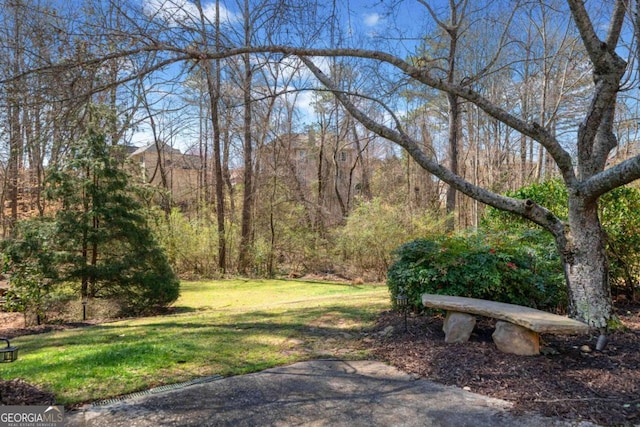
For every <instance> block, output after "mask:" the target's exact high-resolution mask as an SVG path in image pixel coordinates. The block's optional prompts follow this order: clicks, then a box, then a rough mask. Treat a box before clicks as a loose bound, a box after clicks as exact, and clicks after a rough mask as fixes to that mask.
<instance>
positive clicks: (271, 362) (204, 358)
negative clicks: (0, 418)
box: [0, 280, 389, 405]
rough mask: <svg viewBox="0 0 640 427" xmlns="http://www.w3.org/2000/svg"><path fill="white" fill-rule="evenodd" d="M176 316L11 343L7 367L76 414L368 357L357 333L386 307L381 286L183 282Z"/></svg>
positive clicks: (0, 369)
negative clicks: (14, 353)
mask: <svg viewBox="0 0 640 427" xmlns="http://www.w3.org/2000/svg"><path fill="white" fill-rule="evenodd" d="M175 307H176V314H172V315H169V316H158V317H146V318H140V319H132V320H125V321H119V322H114V323H104V324H101V325H97V326H92V327H87V328H80V329H69V330H65V331H59V332H52V333H47V334H40V335H30V336H23V337H19V338H16V339H13V340H11V344H12V345H15V346H18V347H19V349H20V350H19V351H20V354H19V359H18V360H17V361H16V362H14V363H6V364H1V365H0V377H1V378H2V379H5V380H9V379H13V378H22V379H23V380H25V381H27V382H28V383H31V384H34V385H37V386H39V387H41V388H43V389H45V390H49V391H51V392H53V393H54V394H55V396H56V399H57V403H58V404H64V405H73V404H75V403H80V402H87V401H94V400H100V399H105V398H109V397H114V396H118V395H122V394H127V393H131V392H134V391H138V390H143V389H147V388H151V387H156V386H159V385H163V384H171V383H176V382H182V381H187V380H191V379H194V378H197V377H202V376H209V375H223V376H230V375H237V374H243V373H248V372H254V371H258V370H262V369H265V368H269V367H272V366H276V365H282V364H289V363H293V362H296V361H300V360H307V359H311V358H318V357H332V356H333V357H342V358H350V359H355V358H363V357H366V353H364V352H363V351H361V350H358V346H357V339H356V336H355V335H354V332H355V331H358V330H360V329H361V328H366V327H367V326H369V325H371V324H372V322H373V321H374V319H375V317H376V315H377V314H378V313H379V312H380V311H381V310H384V309H387V308H388V307H389V293H388V290H387V288H386V286H383V285H376V286H374V285H360V286H351V285H345V284H337V283H325V282H302V281H290V280H225V281H215V282H183V283H182V291H181V297H180V299H179V300H178V301H177V302H176V304H175Z"/></svg>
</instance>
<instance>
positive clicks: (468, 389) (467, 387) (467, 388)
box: [462, 386, 471, 391]
mask: <svg viewBox="0 0 640 427" xmlns="http://www.w3.org/2000/svg"><path fill="white" fill-rule="evenodd" d="M462 389H463V390H466V391H471V387H469V386H465V387H462Z"/></svg>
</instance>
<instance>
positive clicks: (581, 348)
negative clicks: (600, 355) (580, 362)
mask: <svg viewBox="0 0 640 427" xmlns="http://www.w3.org/2000/svg"><path fill="white" fill-rule="evenodd" d="M580 351H581V352H583V353H591V347H589V346H588V345H586V344H585V345H583V346H582V347H580Z"/></svg>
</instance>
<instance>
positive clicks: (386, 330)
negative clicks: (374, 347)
mask: <svg viewBox="0 0 640 427" xmlns="http://www.w3.org/2000/svg"><path fill="white" fill-rule="evenodd" d="M393 330H394V328H393V326H391V325H389V326H387V327H386V328H384V329H383V330H382V332H380V337H382V338H384V337H388V336H389V335H391V334H392V333H393Z"/></svg>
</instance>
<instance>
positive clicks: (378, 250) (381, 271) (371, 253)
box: [336, 198, 444, 280]
mask: <svg viewBox="0 0 640 427" xmlns="http://www.w3.org/2000/svg"><path fill="white" fill-rule="evenodd" d="M443 229H444V220H436V219H434V218H433V217H432V216H430V215H428V214H422V215H421V216H412V215H411V214H410V212H408V211H407V209H405V208H404V207H403V206H397V205H390V204H388V203H385V202H383V201H382V200H380V199H378V198H376V199H373V200H371V201H366V202H362V203H361V204H360V205H358V206H357V207H356V209H355V210H354V211H353V212H352V213H351V214H350V215H349V217H348V218H347V222H346V224H345V226H344V227H343V228H342V229H341V230H340V232H339V234H338V235H337V238H336V241H337V249H338V250H339V251H340V253H341V255H342V257H343V260H342V262H343V264H346V265H347V266H348V267H350V270H351V272H352V274H354V275H356V276H365V275H366V274H367V273H369V274H372V275H373V276H374V277H375V279H376V280H383V278H384V276H385V274H386V272H387V270H388V268H389V266H390V265H391V262H392V261H393V260H392V257H391V252H392V251H393V249H395V248H397V247H398V246H399V245H400V244H402V242H406V241H407V240H408V239H412V238H416V237H418V236H433V235H436V234H438V233H440V232H441V231H442V230H443Z"/></svg>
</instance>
